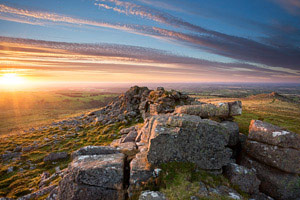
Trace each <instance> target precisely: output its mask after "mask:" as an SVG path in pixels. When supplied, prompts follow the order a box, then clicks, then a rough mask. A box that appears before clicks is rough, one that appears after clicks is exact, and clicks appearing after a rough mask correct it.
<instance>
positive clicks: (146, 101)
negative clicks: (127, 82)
mask: <svg viewBox="0 0 300 200" xmlns="http://www.w3.org/2000/svg"><path fill="white" fill-rule="evenodd" d="M193 101H194V99H192V98H190V97H189V96H187V95H185V94H182V93H181V92H177V91H174V90H172V91H166V90H164V88H162V87H158V88H157V90H149V89H148V88H147V87H138V86H134V87H131V88H130V89H129V90H128V91H127V92H126V93H125V94H122V95H120V96H119V97H118V98H117V99H116V100H114V101H112V102H111V103H110V104H109V105H108V106H106V107H104V108H102V109H100V110H97V111H94V112H91V113H89V114H88V116H89V117H90V118H92V119H93V118H94V119H95V121H96V122H99V123H102V124H111V123H115V122H119V121H123V122H124V121H125V122H126V121H128V120H132V119H134V118H144V119H146V118H147V117H149V116H151V115H157V114H161V113H171V112H173V111H174V109H175V106H177V105H185V104H191V103H192V102H193Z"/></svg>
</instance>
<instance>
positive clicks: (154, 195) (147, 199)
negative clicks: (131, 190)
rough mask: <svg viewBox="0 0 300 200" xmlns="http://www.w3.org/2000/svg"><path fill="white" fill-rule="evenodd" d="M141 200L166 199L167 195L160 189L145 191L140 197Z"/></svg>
mask: <svg viewBox="0 0 300 200" xmlns="http://www.w3.org/2000/svg"><path fill="white" fill-rule="evenodd" d="M139 200H166V196H165V195H164V194H163V193H161V192H158V191H150V190H147V191H143V192H142V193H141V195H140V197H139Z"/></svg>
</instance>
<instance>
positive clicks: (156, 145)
mask: <svg viewBox="0 0 300 200" xmlns="http://www.w3.org/2000/svg"><path fill="white" fill-rule="evenodd" d="M139 137H140V138H141V142H144V143H146V144H148V155H147V159H148V161H149V162H150V163H151V164H152V165H159V164H161V163H166V162H171V161H178V162H193V163H195V164H196V165H197V166H199V167H200V168H202V169H209V170H215V169H221V168H222V166H225V165H226V164H228V163H229V162H230V158H231V155H232V151H231V149H230V148H227V147H226V146H227V145H228V143H229V137H230V134H229V132H228V131H227V129H226V128H225V127H224V126H222V125H221V124H220V123H218V122H214V121H211V120H207V119H201V118H200V117H198V116H192V115H180V116H177V115H157V116H153V117H152V118H150V119H149V120H148V121H146V122H145V125H144V127H143V128H142V130H141V132H140V135H139Z"/></svg>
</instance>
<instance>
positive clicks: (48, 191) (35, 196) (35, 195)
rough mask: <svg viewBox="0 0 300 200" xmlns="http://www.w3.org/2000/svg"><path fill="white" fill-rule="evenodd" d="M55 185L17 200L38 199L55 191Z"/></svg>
mask: <svg viewBox="0 0 300 200" xmlns="http://www.w3.org/2000/svg"><path fill="white" fill-rule="evenodd" d="M55 187H56V185H50V186H48V187H45V188H43V189H41V190H39V191H37V192H34V193H31V194H27V195H25V196H23V197H20V198H18V200H30V199H38V198H39V197H41V196H43V195H45V194H47V193H50V192H51V191H52V190H53V189H55Z"/></svg>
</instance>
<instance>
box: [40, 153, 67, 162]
mask: <svg viewBox="0 0 300 200" xmlns="http://www.w3.org/2000/svg"><path fill="white" fill-rule="evenodd" d="M68 156H69V155H68V153H67V152H57V153H54V152H53V153H50V154H48V155H47V156H46V157H45V158H44V162H53V161H57V160H62V159H66V158H68Z"/></svg>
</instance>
